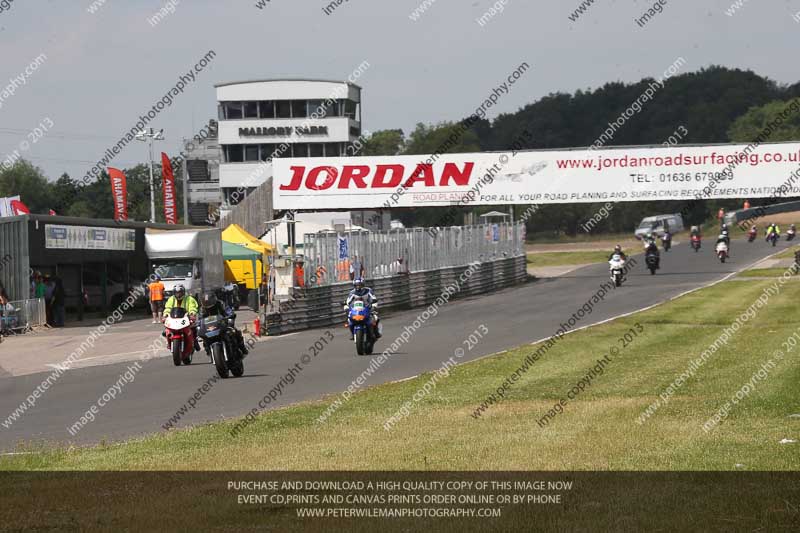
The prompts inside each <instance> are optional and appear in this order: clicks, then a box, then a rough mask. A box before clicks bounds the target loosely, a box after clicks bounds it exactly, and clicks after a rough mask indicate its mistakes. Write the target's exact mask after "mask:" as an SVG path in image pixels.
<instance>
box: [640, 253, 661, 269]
mask: <svg viewBox="0 0 800 533" xmlns="http://www.w3.org/2000/svg"><path fill="white" fill-rule="evenodd" d="M644 263H645V265H646V266H647V269H648V270H650V274H651V275H655V273H656V270H658V269H659V268H661V266H660V265H659V263H660V258H659V256H658V250H654V249H652V248H651V249H649V250H647V251H646V252H645V254H644Z"/></svg>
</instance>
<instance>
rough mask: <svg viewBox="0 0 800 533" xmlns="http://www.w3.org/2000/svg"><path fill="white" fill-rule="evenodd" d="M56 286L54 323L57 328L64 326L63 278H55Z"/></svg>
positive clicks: (54, 291)
mask: <svg viewBox="0 0 800 533" xmlns="http://www.w3.org/2000/svg"><path fill="white" fill-rule="evenodd" d="M54 282H55V288H54V289H53V325H54V326H55V327H57V328H63V327H64V284H63V283H62V282H61V278H59V277H58V276H56V277H55V278H54Z"/></svg>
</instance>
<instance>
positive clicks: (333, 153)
mask: <svg viewBox="0 0 800 533" xmlns="http://www.w3.org/2000/svg"><path fill="white" fill-rule="evenodd" d="M340 148H341V146H340V145H339V143H325V157H339V156H340V155H341V153H340V152H339V149H340Z"/></svg>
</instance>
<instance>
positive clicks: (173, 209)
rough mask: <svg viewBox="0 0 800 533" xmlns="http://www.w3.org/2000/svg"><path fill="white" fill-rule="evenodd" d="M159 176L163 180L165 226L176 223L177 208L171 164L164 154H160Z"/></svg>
mask: <svg viewBox="0 0 800 533" xmlns="http://www.w3.org/2000/svg"><path fill="white" fill-rule="evenodd" d="M161 174H162V175H163V178H164V183H163V186H162V190H163V191H164V220H166V221H167V224H177V223H178V207H177V201H176V198H175V174H173V173H172V163H170V161H169V157H167V154H165V153H164V152H161Z"/></svg>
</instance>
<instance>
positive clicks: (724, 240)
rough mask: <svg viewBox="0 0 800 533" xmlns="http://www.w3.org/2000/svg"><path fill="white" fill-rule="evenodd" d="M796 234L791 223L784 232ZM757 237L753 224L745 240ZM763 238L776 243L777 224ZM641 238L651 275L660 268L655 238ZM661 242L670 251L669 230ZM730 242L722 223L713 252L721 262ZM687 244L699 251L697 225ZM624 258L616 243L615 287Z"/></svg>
mask: <svg viewBox="0 0 800 533" xmlns="http://www.w3.org/2000/svg"><path fill="white" fill-rule="evenodd" d="M796 234H797V229H796V228H795V225H794V224H792V225H791V226H790V227H789V229H788V230H787V232H786V240H787V241H792V240H793V239H794V238H795V235H796ZM757 237H758V227H757V226H755V225H754V226H752V227H751V228H750V231H748V233H747V242H753V241H755V240H756V238H757ZM765 238H766V241H767V242H768V243H771V244H772V246H775V245H776V244H777V242H778V241H779V240H780V228H779V227H778V225H777V224H770V225H769V226H767V229H766V231H765ZM643 240H644V254H645V267H646V268H647V269H648V270H649V271H650V274H651V275H655V273H656V271H657V270H659V269H660V268H661V256H660V253H659V250H658V245H657V244H656V239H655V238H654V237H653V235H652V234H647V235H646V236H645V237H644V239H643ZM661 243H662V247H663V249H664V251H665V252H668V251H670V249H671V248H672V234H671V233H670V232H669V230H667V231H664V233H663V235H661ZM730 244H731V239H730V235H729V233H728V227H727V225H726V224H723V225H722V227H721V229H720V233H719V236H718V237H717V242H716V246H715V247H714V253H715V254H716V256H717V259H719V261H720V262H721V263H724V262H725V261H727V260H728V259H729V258H730ZM689 246H690V247H691V249H692V250H694V251H695V253H697V252H699V251H700V248H701V247H702V237H701V236H700V230H699V228H698V227H697V226H692V229H691V231H690V240H689ZM626 260H627V257H626V256H625V254H624V253H622V248H621V247H620V246H619V245H617V246H616V247H615V248H614V252H613V253H612V254H611V256H610V257H609V260H608V264H609V270H610V272H611V281H613V282H614V285H615V286H616V287H619V286H621V285H622V282H623V281H625V276H624V272H625V262H626Z"/></svg>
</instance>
